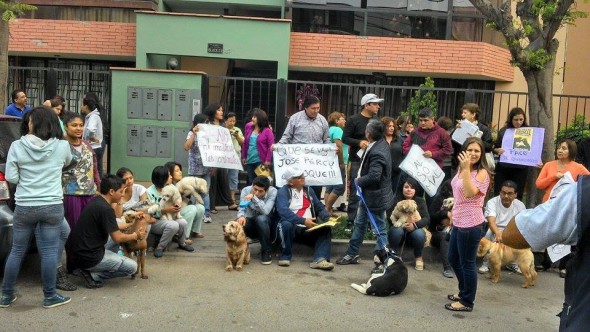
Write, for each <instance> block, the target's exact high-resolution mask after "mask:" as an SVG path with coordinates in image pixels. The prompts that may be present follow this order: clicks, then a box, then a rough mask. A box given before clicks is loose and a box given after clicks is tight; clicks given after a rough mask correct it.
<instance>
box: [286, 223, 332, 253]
mask: <svg viewBox="0 0 590 332" xmlns="http://www.w3.org/2000/svg"><path fill="white" fill-rule="evenodd" d="M279 227H280V231H281V234H280V236H281V240H282V247H283V248H282V251H281V256H280V257H279V260H291V257H293V254H292V251H291V249H292V246H293V241H297V242H301V243H305V244H307V245H310V246H314V247H315V250H314V253H313V261H314V262H319V261H321V260H323V259H325V260H327V261H329V260H330V252H331V250H332V230H331V229H330V227H323V228H320V229H318V230H315V231H313V232H306V231H305V230H306V229H307V228H305V227H301V226H296V225H293V224H292V223H290V222H288V221H285V220H281V222H280V225H279Z"/></svg>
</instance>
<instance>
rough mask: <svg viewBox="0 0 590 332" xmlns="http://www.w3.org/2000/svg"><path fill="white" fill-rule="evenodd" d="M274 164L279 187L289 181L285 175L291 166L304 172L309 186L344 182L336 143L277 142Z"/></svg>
mask: <svg viewBox="0 0 590 332" xmlns="http://www.w3.org/2000/svg"><path fill="white" fill-rule="evenodd" d="M273 164H274V172H275V183H276V185H277V187H282V186H284V185H285V184H286V183H287V181H288V179H285V178H284V176H283V175H284V173H285V171H286V170H287V169H288V168H290V167H296V168H298V169H300V170H302V171H303V172H304V175H305V184H306V185H308V186H325V185H337V184H342V176H341V175H340V167H339V166H338V155H337V154H336V144H275V145H274V146H273Z"/></svg>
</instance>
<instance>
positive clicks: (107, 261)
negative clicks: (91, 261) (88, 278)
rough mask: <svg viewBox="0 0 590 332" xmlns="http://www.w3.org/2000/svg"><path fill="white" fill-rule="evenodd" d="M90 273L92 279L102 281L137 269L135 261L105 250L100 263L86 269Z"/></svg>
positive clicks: (130, 273)
mask: <svg viewBox="0 0 590 332" xmlns="http://www.w3.org/2000/svg"><path fill="white" fill-rule="evenodd" d="M86 271H88V272H90V274H91V275H92V279H94V280H96V281H102V280H104V279H112V278H119V277H128V276H131V275H132V274H134V273H135V271H137V262H135V261H134V260H133V259H131V258H127V257H125V256H119V255H118V254H116V253H114V252H112V251H110V250H105V252H104V256H103V257H102V260H101V261H100V263H98V264H96V265H95V266H93V267H91V268H89V269H86Z"/></svg>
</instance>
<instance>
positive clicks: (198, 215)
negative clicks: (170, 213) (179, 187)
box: [164, 161, 205, 244]
mask: <svg viewBox="0 0 590 332" xmlns="http://www.w3.org/2000/svg"><path fill="white" fill-rule="evenodd" d="M164 167H166V168H168V171H169V172H170V175H172V184H176V183H177V182H178V181H180V180H182V165H180V164H179V163H177V162H175V161H170V162H167V163H166V164H165V165H164ZM182 199H183V200H186V198H185V197H183V198H182ZM189 203H190V202H189ZM180 215H181V216H182V218H183V219H184V220H186V224H187V225H186V229H185V231H184V236H185V238H186V240H185V241H184V243H186V244H193V240H191V239H190V238H191V237H193V238H204V237H205V235H203V233H201V226H202V225H203V216H204V215H205V207H204V206H203V205H201V204H199V203H197V202H195V204H188V205H187V206H185V207H183V208H182V209H181V210H180Z"/></svg>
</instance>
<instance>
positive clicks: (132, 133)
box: [127, 125, 141, 157]
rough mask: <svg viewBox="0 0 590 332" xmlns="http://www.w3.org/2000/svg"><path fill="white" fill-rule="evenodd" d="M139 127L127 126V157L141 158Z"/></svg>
mask: <svg viewBox="0 0 590 332" xmlns="http://www.w3.org/2000/svg"><path fill="white" fill-rule="evenodd" d="M140 136H141V127H140V126H137V125H127V155H128V156H133V157H139V156H141V137H140Z"/></svg>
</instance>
